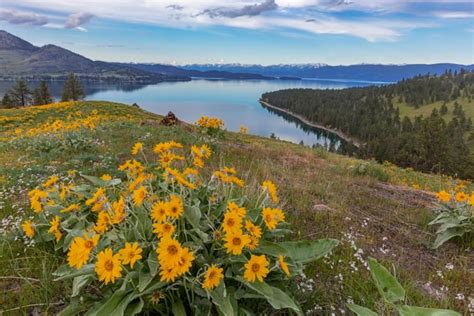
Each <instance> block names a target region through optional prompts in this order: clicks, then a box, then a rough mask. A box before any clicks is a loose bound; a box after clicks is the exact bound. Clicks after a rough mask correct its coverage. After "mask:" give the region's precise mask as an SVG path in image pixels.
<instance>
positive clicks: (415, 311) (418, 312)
mask: <svg viewBox="0 0 474 316" xmlns="http://www.w3.org/2000/svg"><path fill="white" fill-rule="evenodd" d="M397 310H398V312H399V313H400V316H461V314H459V313H457V312H455V311H451V310H449V309H436V308H425V307H418V306H408V305H403V306H397Z"/></svg>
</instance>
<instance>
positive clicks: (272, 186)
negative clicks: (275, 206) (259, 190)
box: [262, 180, 280, 203]
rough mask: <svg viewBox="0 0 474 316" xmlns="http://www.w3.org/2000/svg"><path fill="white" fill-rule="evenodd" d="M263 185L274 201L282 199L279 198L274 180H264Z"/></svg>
mask: <svg viewBox="0 0 474 316" xmlns="http://www.w3.org/2000/svg"><path fill="white" fill-rule="evenodd" d="M262 187H263V189H264V190H265V191H266V192H267V193H268V195H269V196H270V198H271V199H272V202H273V203H278V202H279V201H280V199H279V198H278V193H277V189H276V186H275V184H274V183H273V182H271V181H268V180H267V181H263V183H262Z"/></svg>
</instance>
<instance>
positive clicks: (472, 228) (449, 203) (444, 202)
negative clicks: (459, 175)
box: [429, 190, 474, 248]
mask: <svg viewBox="0 0 474 316" xmlns="http://www.w3.org/2000/svg"><path fill="white" fill-rule="evenodd" d="M456 191H457V192H456ZM437 198H438V203H435V212H436V213H437V214H438V215H437V216H436V218H435V219H434V220H432V221H431V222H430V223H429V225H440V226H439V227H438V229H437V230H436V240H435V242H434V243H433V248H438V247H440V246H441V245H442V244H444V243H445V242H447V241H448V240H450V239H452V238H454V237H462V236H469V235H471V236H472V233H473V232H474V192H473V193H471V195H470V196H469V195H467V194H466V193H464V192H463V191H461V190H455V191H454V192H452V193H448V192H446V191H440V192H438V193H437Z"/></svg>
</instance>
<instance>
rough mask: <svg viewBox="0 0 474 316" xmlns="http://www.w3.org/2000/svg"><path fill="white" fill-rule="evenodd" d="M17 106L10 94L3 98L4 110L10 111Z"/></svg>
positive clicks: (7, 93)
mask: <svg viewBox="0 0 474 316" xmlns="http://www.w3.org/2000/svg"><path fill="white" fill-rule="evenodd" d="M14 106H15V105H14V104H13V100H12V98H11V96H10V93H9V92H6V93H5V94H4V96H3V98H2V106H1V107H2V108H5V109H9V108H12V107H14Z"/></svg>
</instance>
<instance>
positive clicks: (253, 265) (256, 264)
mask: <svg viewBox="0 0 474 316" xmlns="http://www.w3.org/2000/svg"><path fill="white" fill-rule="evenodd" d="M258 271H260V265H259V264H258V263H254V264H252V272H255V273H257V272H258Z"/></svg>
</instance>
